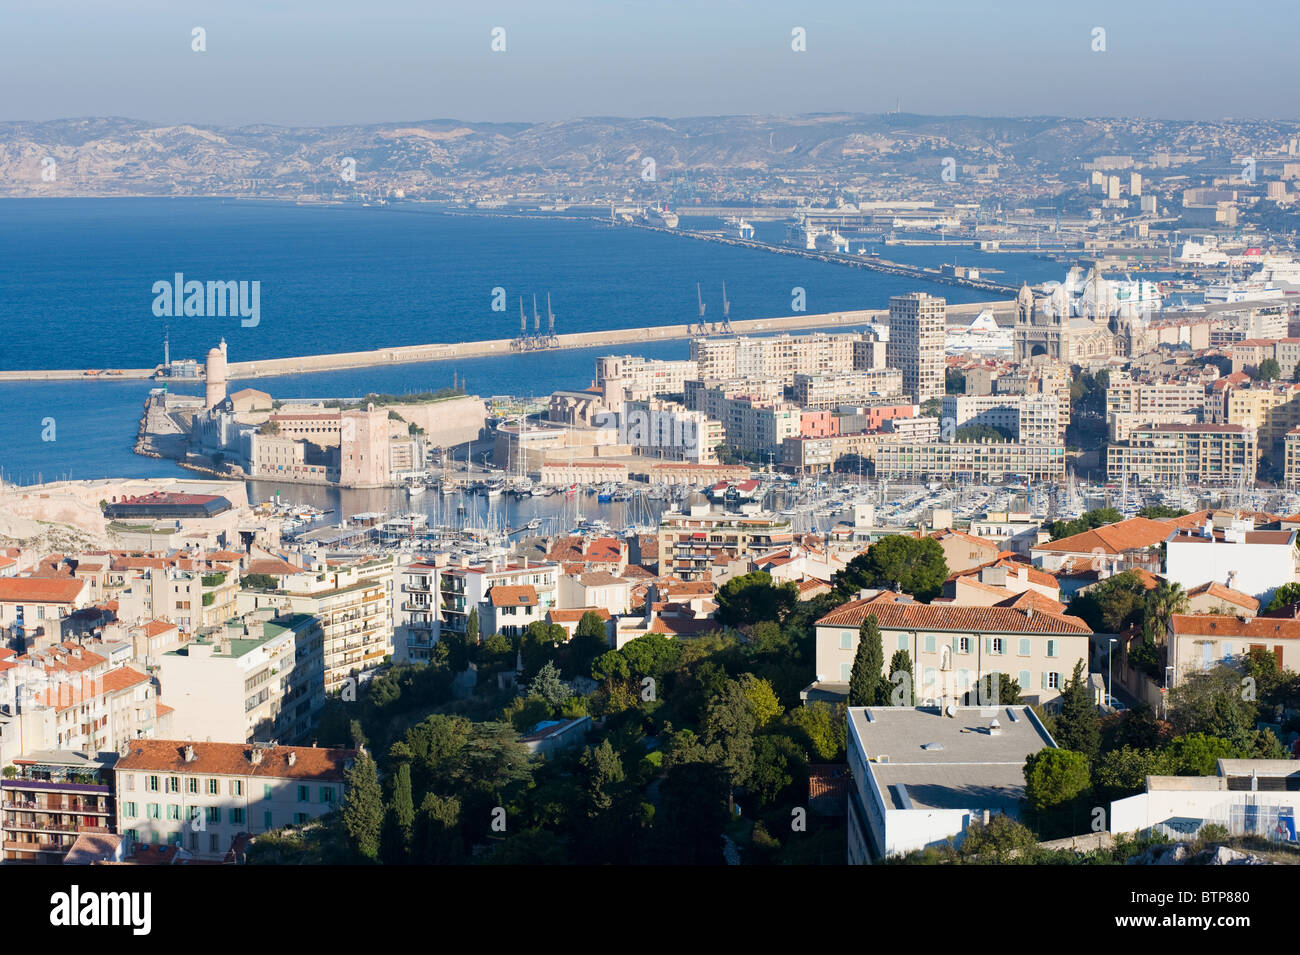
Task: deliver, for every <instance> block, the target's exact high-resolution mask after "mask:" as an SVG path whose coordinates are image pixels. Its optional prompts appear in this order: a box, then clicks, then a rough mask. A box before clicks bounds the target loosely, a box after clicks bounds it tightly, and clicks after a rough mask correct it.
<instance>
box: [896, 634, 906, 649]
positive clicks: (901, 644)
mask: <svg viewBox="0 0 1300 955" xmlns="http://www.w3.org/2000/svg"><path fill="white" fill-rule="evenodd" d="M898 649H900V650H906V649H907V634H905V633H900V634H899V635H898Z"/></svg>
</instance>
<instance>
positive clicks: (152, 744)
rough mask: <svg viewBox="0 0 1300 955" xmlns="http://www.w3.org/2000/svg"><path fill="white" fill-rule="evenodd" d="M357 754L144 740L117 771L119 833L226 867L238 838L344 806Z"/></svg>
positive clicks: (119, 763)
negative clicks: (347, 778)
mask: <svg viewBox="0 0 1300 955" xmlns="http://www.w3.org/2000/svg"><path fill="white" fill-rule="evenodd" d="M355 757H356V751H355V750H350V749H331V748H326V747H316V746H276V745H269V744H262V743H253V744H243V743H209V742H188V741H186V740H139V741H137V742H135V743H133V744H132V745H131V746H129V747H127V748H126V749H125V751H124V753H123V754H122V755H120V756H119V758H118V760H117V764H116V766H115V767H114V775H115V779H116V795H117V805H116V809H117V831H118V832H119V833H120V834H122V835H124V836H126V837H127V838H128V839H129V841H130V842H132V843H154V844H160V845H172V846H179V847H182V848H184V849H187V850H189V851H190V852H191V853H193V854H194V857H195V858H196V859H198V860H201V861H213V862H215V861H221V860H223V859H224V858H225V857H226V853H227V852H228V851H229V850H230V847H231V845H232V843H233V842H234V841H235V838H236V837H238V836H242V835H253V836H256V835H259V834H261V833H264V832H270V831H272V830H274V829H280V828H283V827H284V826H290V825H301V824H303V823H305V822H309V821H310V820H312V819H315V818H317V817H318V816H323V815H325V814H326V813H328V812H330V811H332V810H334V809H336V808H337V807H339V806H340V805H342V802H343V796H344V774H345V772H346V771H347V770H348V769H349V768H350V767H351V765H352V761H353V759H354V758H355Z"/></svg>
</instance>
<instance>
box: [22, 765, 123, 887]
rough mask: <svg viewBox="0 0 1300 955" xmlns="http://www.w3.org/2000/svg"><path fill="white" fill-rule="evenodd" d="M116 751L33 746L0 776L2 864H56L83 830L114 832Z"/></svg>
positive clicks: (115, 817)
mask: <svg viewBox="0 0 1300 955" xmlns="http://www.w3.org/2000/svg"><path fill="white" fill-rule="evenodd" d="M116 761H117V754H116V753H100V754H87V753H79V752H70V751H67V750H37V749H33V750H31V751H29V752H26V753H24V754H23V755H21V756H18V757H15V758H14V760H13V763H12V765H13V768H14V775H13V776H12V777H10V776H6V777H5V778H3V779H0V812H3V826H2V828H3V848H4V854H3V858H4V863H5V864H6V865H12V864H14V863H24V862H25V863H35V864H43V865H58V864H60V863H61V862H63V858H64V856H66V855H67V854H68V850H69V849H70V848H71V847H72V844H73V843H74V842H76V840H77V836H78V835H80V834H81V833H83V832H112V831H113V830H114V828H115V826H116V823H117V813H116V809H115V807H114V805H113V766H114V764H115V763H116Z"/></svg>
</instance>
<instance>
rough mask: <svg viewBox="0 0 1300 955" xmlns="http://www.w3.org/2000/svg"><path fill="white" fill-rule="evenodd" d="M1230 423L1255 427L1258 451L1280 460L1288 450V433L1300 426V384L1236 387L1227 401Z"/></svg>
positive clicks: (1225, 402)
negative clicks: (1285, 449) (1285, 442)
mask: <svg viewBox="0 0 1300 955" xmlns="http://www.w3.org/2000/svg"><path fill="white" fill-rule="evenodd" d="M1224 404H1225V407H1226V409H1227V423H1228V424H1230V425H1240V426H1242V427H1245V428H1250V429H1253V430H1254V431H1255V432H1256V435H1257V441H1258V448H1257V452H1258V454H1259V455H1260V456H1261V457H1262V456H1265V455H1267V456H1270V457H1274V459H1275V460H1276V459H1277V458H1279V457H1280V456H1281V454H1282V453H1283V450H1284V444H1283V443H1284V441H1285V440H1286V434H1287V432H1288V431H1290V430H1292V429H1293V428H1295V427H1297V426H1300V385H1294V384H1278V383H1273V384H1269V385H1265V384H1258V383H1257V384H1255V385H1253V386H1251V387H1248V388H1233V389H1232V390H1231V391H1229V392H1228V394H1227V396H1226V398H1225V400H1224Z"/></svg>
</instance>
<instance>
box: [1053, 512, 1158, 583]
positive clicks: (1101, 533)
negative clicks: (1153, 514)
mask: <svg viewBox="0 0 1300 955" xmlns="http://www.w3.org/2000/svg"><path fill="white" fill-rule="evenodd" d="M1171 529H1172V528H1171V527H1170V525H1169V524H1167V523H1165V522H1164V521H1153V520H1149V519H1147V518H1145V517H1131V518H1129V519H1128V520H1126V521H1117V522H1115V523H1114V524H1105V525H1102V526H1101V527H1094V528H1093V529H1092V530H1089V531H1084V532H1083V533H1082V534H1073V535H1071V536H1069V537H1062V538H1061V539H1060V540H1055V541H1048V542H1047V543H1046V544H1035V545H1034V547H1033V548H1032V549H1031V553H1032V554H1033V559H1034V563H1035V564H1037V565H1038V566H1039V567H1041V568H1042V569H1043V570H1047V571H1054V570H1059V569H1060V568H1061V567H1062V566H1064V565H1067V564H1071V563H1074V562H1077V561H1080V560H1082V561H1085V562H1087V563H1089V565H1090V566H1092V567H1093V568H1094V569H1096V570H1097V571H1098V572H1099V574H1100V575H1101V576H1102V577H1109V576H1110V575H1111V574H1118V573H1120V572H1122V571H1125V570H1132V569H1133V568H1142V569H1143V570H1149V571H1151V572H1152V573H1157V574H1158V573H1160V571H1161V566H1160V545H1161V544H1163V543H1164V542H1165V541H1166V540H1168V539H1169V533H1170V531H1171Z"/></svg>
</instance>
